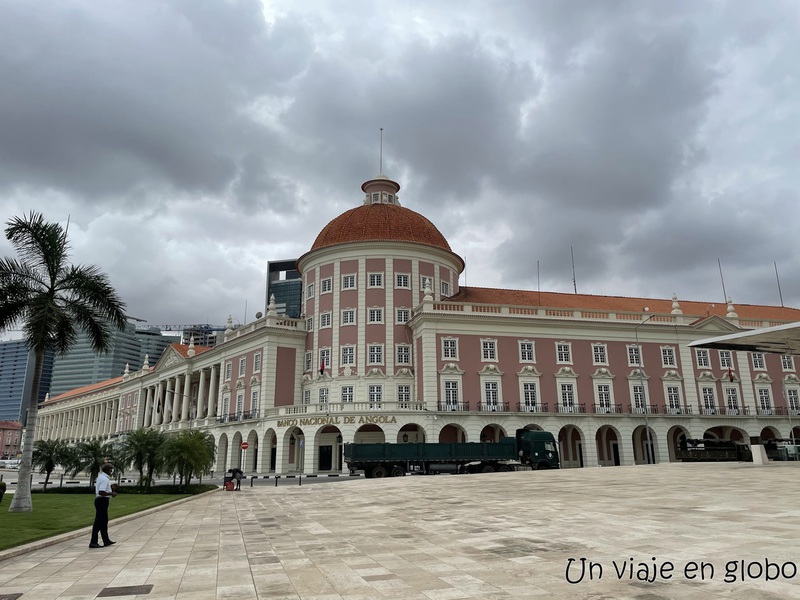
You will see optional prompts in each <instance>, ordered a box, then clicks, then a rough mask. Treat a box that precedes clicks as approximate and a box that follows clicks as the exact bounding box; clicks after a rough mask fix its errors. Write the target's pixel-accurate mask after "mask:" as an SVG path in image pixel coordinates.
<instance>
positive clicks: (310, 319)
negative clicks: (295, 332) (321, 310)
mask: <svg viewBox="0 0 800 600" xmlns="http://www.w3.org/2000/svg"><path fill="white" fill-rule="evenodd" d="M306 331H314V317H308V318H307V319H306Z"/></svg>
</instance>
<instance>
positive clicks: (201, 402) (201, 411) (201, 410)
mask: <svg viewBox="0 0 800 600" xmlns="http://www.w3.org/2000/svg"><path fill="white" fill-rule="evenodd" d="M205 393H206V370H205V369H200V387H199V388H198V390H197V415H195V417H196V418H198V419H202V418H203V417H205V416H206V415H205V408H206V407H205Z"/></svg>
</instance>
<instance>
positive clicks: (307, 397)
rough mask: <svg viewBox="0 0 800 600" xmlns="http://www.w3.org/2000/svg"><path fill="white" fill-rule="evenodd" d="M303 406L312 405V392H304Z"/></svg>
mask: <svg viewBox="0 0 800 600" xmlns="http://www.w3.org/2000/svg"><path fill="white" fill-rule="evenodd" d="M303 404H311V390H303Z"/></svg>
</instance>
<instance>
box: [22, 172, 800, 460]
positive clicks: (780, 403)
mask: <svg viewBox="0 0 800 600" xmlns="http://www.w3.org/2000/svg"><path fill="white" fill-rule="evenodd" d="M399 189H400V186H399V185H398V184H397V183H395V182H394V181H391V180H390V179H388V178H386V177H385V176H383V175H379V176H377V177H375V178H374V179H371V180H369V181H367V182H366V183H364V184H363V185H362V190H363V193H364V194H363V196H362V197H361V202H360V204H359V205H358V206H357V207H356V208H353V209H352V210H349V211H347V212H345V213H344V214H342V215H340V216H339V217H337V218H335V219H334V220H333V221H331V222H330V223H329V224H328V225H327V226H326V227H325V228H324V229H323V230H322V232H320V234H319V235H318V236H317V239H316V241H315V242H314V244H313V245H312V247H311V249H310V250H309V251H308V252H307V253H306V254H304V255H303V256H301V257H300V258H299V259H298V261H297V266H298V270H299V271H300V273H301V274H302V281H303V307H304V314H303V315H302V316H301V318H299V319H293V318H288V317H286V316H283V315H280V314H277V312H276V310H275V304H274V302H271V303H270V304H269V306H267V309H266V315H265V316H263V317H261V318H258V319H257V320H256V321H253V322H251V323H247V324H245V325H244V326H241V327H239V328H236V329H234V328H233V326H232V324H231V321H230V319H229V324H228V329H227V331H226V332H225V333H224V335H223V336H222V340H221V342H220V343H218V344H217V345H216V346H215V347H213V348H209V347H195V346H194V345H193V344H190V345H188V346H182V345H179V344H173V345H172V346H170V347H169V348H168V349H167V350H166V351H165V352H164V354H163V355H162V356H161V357H160V358H159V359H158V361H157V362H156V363H155V364H154V365H150V364H148V363H147V362H146V363H145V364H144V365H141V366H138V367H135V368H133V369H129V370H126V372H125V373H124V374H123V375H122V376H121V377H118V378H116V379H112V380H109V381H107V382H103V383H101V384H96V385H93V386H88V387H86V388H80V389H77V390H73V391H71V392H69V393H67V394H63V395H61V396H58V397H55V398H52V399H49V400H48V401H47V402H46V403H45V404H44V405H43V406H42V408H41V412H40V419H41V420H40V425H39V427H38V428H37V435H38V437H40V438H51V437H61V438H65V439H68V440H80V439H86V438H90V437H93V436H100V437H108V438H112V437H114V436H119V435H122V434H124V433H125V432H127V431H130V430H132V429H135V428H137V427H157V428H160V429H162V430H164V431H168V432H169V431H178V430H181V429H187V428H200V429H203V430H207V431H209V432H211V433H212V434H213V436H214V439H215V440H216V443H217V449H218V453H217V467H216V469H217V471H223V470H226V469H228V468H230V467H231V466H237V465H241V466H242V468H243V469H244V470H245V471H246V472H247V473H254V472H259V473H276V474H285V473H293V472H302V473H325V472H338V471H340V470H341V469H342V459H341V457H342V445H343V444H345V443H351V442H355V443H359V442H384V441H385V442H391V443H411V442H419V441H445V442H446V441H466V442H478V441H492V440H497V439H498V438H499V437H500V436H503V435H508V434H511V435H513V432H514V431H515V430H516V429H517V428H521V427H531V428H541V429H545V430H548V431H551V432H553V433H554V434H555V435H556V436H557V437H558V440H559V443H560V446H561V453H562V461H563V466H565V467H579V466H594V465H604V466H611V465H619V464H622V465H626V464H634V463H640V462H646V461H647V458H646V457H647V452H646V444H647V441H646V440H647V437H648V436H647V435H646V427H649V429H650V434H651V435H650V438H651V440H652V444H653V448H652V455H653V456H654V457H655V460H656V461H657V462H665V461H669V460H673V459H674V451H675V449H676V448H677V447H678V445H679V443H680V440H681V438H702V437H717V438H726V439H733V440H743V441H749V438H751V437H759V436H760V437H762V438H776V437H778V438H780V437H789V436H790V435H791V434H792V432H794V435H795V436H800V378H799V377H798V372H797V369H796V365H795V361H794V357H792V356H779V355H764V354H758V353H748V352H732V351H717V350H706V349H694V348H689V347H688V344H689V343H690V342H692V341H695V340H698V339H701V338H707V337H711V336H714V335H720V334H724V333H731V332H736V331H739V330H743V329H753V328H757V327H763V326H770V325H777V324H782V323H788V322H794V321H798V320H800V310H797V309H793V308H784V307H776V306H753V305H738V306H734V305H733V304H732V303H731V302H730V301H729V302H728V303H727V305H725V304H710V303H708V302H691V301H683V300H679V299H678V298H677V297H675V296H673V297H672V298H671V299H657V298H646V299H645V298H624V297H614V296H592V295H582V294H564V293H553V292H538V291H520V290H504V289H488V288H475V287H464V286H461V285H460V283H459V279H460V275H461V273H462V272H463V270H464V260H463V259H462V258H461V257H459V256H458V255H456V254H455V253H454V252H453V251H452V250H451V248H450V246H449V244H448V242H447V240H446V239H445V238H444V236H443V235H442V234H441V233H440V232H439V231H438V229H437V228H436V227H435V226H434V225H433V224H432V223H431V222H430V221H429V220H428V219H426V218H425V217H423V216H422V215H420V214H418V213H416V212H414V211H413V210H410V209H408V208H406V207H404V206H402V205H401V203H400V200H399V198H398V191H399ZM242 442H247V445H248V448H247V450H242Z"/></svg>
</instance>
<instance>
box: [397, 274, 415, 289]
mask: <svg viewBox="0 0 800 600" xmlns="http://www.w3.org/2000/svg"><path fill="white" fill-rule="evenodd" d="M394 287H396V288H398V289H401V290H408V289H411V275H409V274H408V273H395V275H394Z"/></svg>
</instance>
